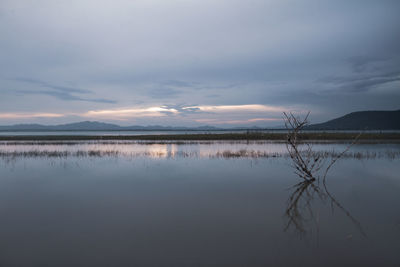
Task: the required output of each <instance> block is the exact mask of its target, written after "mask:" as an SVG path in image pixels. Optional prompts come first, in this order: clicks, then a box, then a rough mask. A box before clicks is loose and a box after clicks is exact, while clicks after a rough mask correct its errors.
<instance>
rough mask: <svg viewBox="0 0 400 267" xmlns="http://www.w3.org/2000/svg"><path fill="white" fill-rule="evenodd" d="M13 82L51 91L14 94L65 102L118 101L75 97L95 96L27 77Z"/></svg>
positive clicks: (84, 90)
mask: <svg viewBox="0 0 400 267" xmlns="http://www.w3.org/2000/svg"><path fill="white" fill-rule="evenodd" d="M11 80H14V81H18V82H24V83H28V84H31V85H37V86H39V87H43V88H48V89H50V90H14V92H16V93H19V94H28V95H29V94H33V95H48V96H52V97H55V98H58V99H60V100H64V101H84V102H95V103H110V104H111V103H116V101H114V100H109V99H103V98H83V97H79V96H76V95H74V94H93V92H92V91H90V90H86V89H80V88H73V87H65V86H59V85H54V84H51V83H48V82H44V81H41V80H36V79H31V78H25V77H18V78H15V79H11Z"/></svg>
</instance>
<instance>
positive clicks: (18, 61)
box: [0, 0, 400, 127]
mask: <svg viewBox="0 0 400 267" xmlns="http://www.w3.org/2000/svg"><path fill="white" fill-rule="evenodd" d="M399 10H400V1H394V0H336V1H320V0H302V1H298V0H279V1H278V0H274V1H271V0H249V1H238V0H202V1H198V0H196V1H195V0H185V1H184V0H137V1H129V0H115V1H104V0H96V1H94V0H71V1H57V0H56V1H54V0H2V1H0V125H7V124H15V123H42V124H61V123H69V122H77V121H82V120H97V121H103V122H112V123H117V124H120V125H154V124H158V125H170V126H200V125H214V126H229V127H230V126H243V125H246V126H277V125H281V119H282V113H283V112H284V111H294V112H296V113H299V114H301V113H304V112H308V111H310V112H311V117H310V118H311V121H313V122H321V121H324V120H328V119H331V118H334V117H337V116H341V115H344V114H346V113H349V112H353V111H359V110H395V109H399V108H400V31H399V26H400V16H399V15H398V11H399Z"/></svg>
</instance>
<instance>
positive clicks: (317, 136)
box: [0, 132, 400, 143]
mask: <svg viewBox="0 0 400 267" xmlns="http://www.w3.org/2000/svg"><path fill="white" fill-rule="evenodd" d="M357 136H358V133H327V132H322V133H302V134H300V135H299V137H300V138H301V139H302V140H304V141H309V142H352V141H353V140H354V139H355V138H356V137H357ZM286 138H287V135H286V133H222V134H215V133H213V134H207V133H205V134H171V135H169V134H165V135H4V136H0V141H96V140H99V141H114V140H116V141H118V140H120V141H274V142H285V141H286ZM357 142H358V143H364V142H371V143H400V133H361V135H360V136H359V138H358V141H357Z"/></svg>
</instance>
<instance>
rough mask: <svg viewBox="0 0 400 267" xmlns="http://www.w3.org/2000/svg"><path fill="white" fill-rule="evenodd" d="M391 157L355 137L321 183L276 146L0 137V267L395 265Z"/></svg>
mask: <svg viewBox="0 0 400 267" xmlns="http://www.w3.org/2000/svg"><path fill="white" fill-rule="evenodd" d="M346 147H347V145H346V144H315V145H314V146H313V149H314V150H315V151H318V152H321V153H322V155H324V156H325V157H326V162H327V164H329V161H330V160H331V158H332V157H334V156H335V155H337V154H338V153H340V152H341V151H343V150H344V149H346ZM399 162H400V145H399V144H359V145H355V146H353V147H351V149H350V150H349V151H348V152H346V154H345V155H343V157H342V158H341V159H339V160H338V161H337V162H336V163H335V164H334V165H333V166H332V168H331V169H330V170H329V173H328V175H327V177H326V184H325V185H326V188H325V187H324V185H323V182H322V181H316V182H315V183H313V184H312V185H308V184H307V185H304V184H301V182H302V180H301V178H299V177H298V176H297V175H296V174H295V173H294V169H293V167H292V162H291V158H290V157H289V156H288V155H287V152H286V146H285V145H284V144H281V143H273V142H256V141H254V142H251V141H250V142H224V141H220V142H201V141H199V142H179V143H176V142H155V143H146V142H140V141H107V142H105V141H103V142H102V141H81V142H79V141H71V142H51V141H48V142H26V141H2V142H0V215H1V217H0V218H1V220H0V266H268V265H270V266H305V265H309V266H399V264H400V254H399V251H400V205H399V204H400V175H399V173H400V164H399ZM325 189H326V190H328V191H326V190H325Z"/></svg>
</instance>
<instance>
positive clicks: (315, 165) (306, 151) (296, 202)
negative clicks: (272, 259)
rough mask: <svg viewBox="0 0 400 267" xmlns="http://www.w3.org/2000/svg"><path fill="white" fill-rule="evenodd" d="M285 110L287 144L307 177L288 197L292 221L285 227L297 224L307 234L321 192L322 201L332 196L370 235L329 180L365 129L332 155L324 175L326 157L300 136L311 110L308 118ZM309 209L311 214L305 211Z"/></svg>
mask: <svg viewBox="0 0 400 267" xmlns="http://www.w3.org/2000/svg"><path fill="white" fill-rule="evenodd" d="M283 114H284V120H285V126H286V129H287V131H288V132H287V140H286V148H287V150H288V153H289V156H290V158H291V159H292V163H293V168H294V169H295V173H296V174H297V175H298V176H299V177H300V178H302V179H303V182H300V183H298V184H296V185H295V186H294V188H295V190H294V191H293V193H292V194H291V195H290V197H289V199H288V205H287V208H286V212H285V215H286V216H287V217H288V223H287V224H286V226H285V231H287V230H288V229H289V228H290V226H291V225H294V227H295V229H296V230H297V231H298V232H299V233H301V234H304V233H305V232H306V228H305V226H304V224H305V222H306V221H313V217H314V213H313V211H312V206H311V203H312V200H313V199H314V195H315V194H317V196H318V197H319V199H320V200H322V201H325V200H326V199H329V200H330V201H331V204H332V209H333V206H334V205H335V206H336V207H338V208H339V209H340V210H341V211H342V212H343V213H344V214H345V215H346V216H347V217H348V218H349V219H350V220H351V221H352V222H353V224H354V225H355V226H356V227H357V228H358V230H359V231H360V233H361V234H362V235H363V236H366V234H365V232H364V230H363V229H362V226H361V223H360V222H359V221H358V220H356V219H355V218H354V216H352V215H351V213H350V212H349V211H348V210H347V209H346V208H345V207H344V206H343V205H342V204H340V202H339V201H338V200H336V199H335V198H334V196H333V195H332V194H331V193H330V192H329V190H328V187H327V184H326V177H327V174H328V172H329V170H330V169H331V167H332V166H333V165H334V164H335V163H336V162H337V161H338V160H339V159H340V158H342V157H343V156H344V155H345V154H346V153H347V152H348V151H349V150H350V148H351V147H352V146H353V145H354V144H355V143H356V142H357V140H358V139H359V137H360V136H361V133H360V134H359V135H358V136H357V137H356V138H355V139H354V140H353V142H352V143H351V144H349V145H348V146H347V147H346V149H345V150H344V151H343V152H341V153H339V154H337V155H336V156H334V157H333V158H332V159H331V162H330V163H329V164H328V165H327V167H326V168H325V170H324V171H323V172H322V173H323V175H322V176H320V172H321V170H322V169H323V168H324V166H325V164H324V163H325V161H324V159H325V157H322V156H321V155H320V153H318V152H315V151H313V149H312V145H311V144H309V143H306V142H303V141H302V140H301V136H300V134H301V131H302V130H303V129H304V127H305V126H307V125H308V117H309V115H310V112H308V113H307V115H306V116H305V117H304V119H301V118H300V117H296V116H295V115H293V114H292V113H286V112H284V113H283ZM321 177H322V181H323V188H322V189H321V188H320V187H319V181H320V178H321ZM315 182H317V183H315ZM305 212H306V213H307V214H305ZM307 215H308V216H307ZM317 223H318V222H317ZM317 227H318V225H317Z"/></svg>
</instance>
